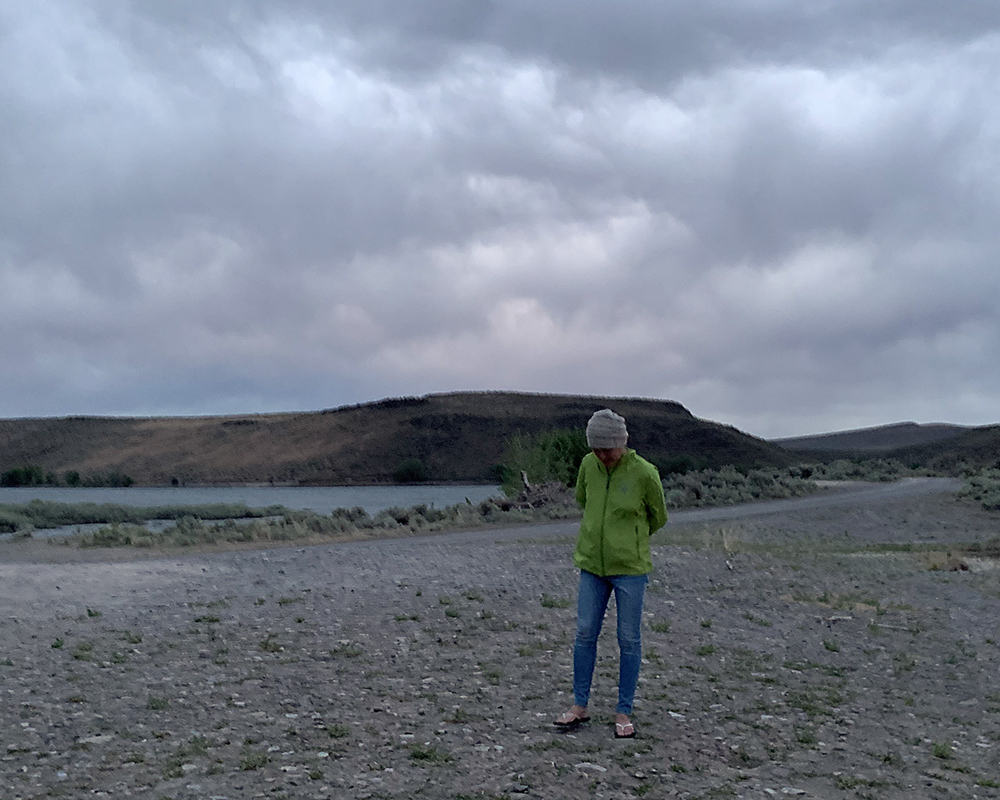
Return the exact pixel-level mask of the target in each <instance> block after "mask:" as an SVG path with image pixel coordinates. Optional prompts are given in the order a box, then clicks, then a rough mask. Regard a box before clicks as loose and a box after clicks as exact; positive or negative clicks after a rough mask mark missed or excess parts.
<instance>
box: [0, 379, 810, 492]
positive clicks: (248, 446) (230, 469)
mask: <svg viewBox="0 0 1000 800" xmlns="http://www.w3.org/2000/svg"><path fill="white" fill-rule="evenodd" d="M605 407H608V408H612V409H614V410H615V411H617V412H619V413H621V414H623V415H624V416H625V417H626V419H627V420H628V422H629V430H630V434H631V439H630V442H629V443H630V445H631V446H633V447H635V448H636V449H637V450H639V452H640V453H642V454H643V455H646V456H647V457H649V458H650V459H652V460H659V461H661V462H664V461H667V460H669V459H673V458H678V457H687V458H689V459H690V460H691V461H692V462H693V463H695V464H699V465H705V466H712V467H718V466H722V465H724V464H733V465H735V466H743V467H752V466H758V465H785V464H789V463H792V462H793V461H795V459H796V456H794V455H792V454H790V453H788V452H786V451H784V450H782V449H781V448H779V447H776V446H775V445H772V444H769V443H767V442H765V441H763V440H762V439H757V438H755V437H752V436H748V435H747V434H744V433H741V432H740V431H738V430H736V429H735V428H732V427H729V426H725V425H720V424H718V423H715V422H709V421H706V420H700V419H697V418H695V417H694V416H692V415H691V413H690V412H689V411H687V409H685V408H684V407H683V406H681V405H680V404H678V403H674V402H669V401H664V400H642V399H634V398H631V399H630V398H600V397H577V396H565V395H542V394H518V393H512V392H468V393H455V394H439V395H428V396H426V397H416V398H403V399H392V400H382V401H380V402H376V403H367V404H363V405H357V406H347V407H343V408H337V409H332V410H329V411H319V412H309V413H291V414H260V415H246V416H233V417H160V418H149V419H137V418H95V417H69V418H61V419H18V420H0V470H6V469H10V468H11V467H14V466H18V465H23V464H37V465H38V466H40V467H41V468H42V469H43V470H45V471H52V472H55V473H57V474H61V473H63V472H65V471H66V470H77V471H79V472H80V473H82V474H84V475H91V474H95V473H108V472H112V471H121V472H124V473H126V474H128V475H130V476H131V477H133V478H134V479H135V480H136V482H137V483H139V484H142V485H167V484H170V483H171V481H172V480H174V479H176V480H177V481H179V482H181V483H186V484H191V483H204V484H224V483H266V482H275V483H292V484H303V485H337V484H350V483H362V484H363V483H378V482H385V481H388V480H391V476H392V474H393V472H394V471H395V470H396V468H397V467H398V466H399V464H400V462H402V461H403V460H404V459H407V458H419V459H420V460H421V461H422V462H423V465H424V467H425V469H426V471H427V474H428V477H429V478H430V479H431V480H435V481H469V482H480V481H483V482H486V481H491V480H493V479H494V475H495V465H496V464H497V463H498V462H499V461H500V460H501V459H502V456H503V452H504V448H505V446H506V443H507V441H508V440H509V439H510V437H512V436H514V435H515V434H536V433H540V432H543V431H547V430H552V429H560V428H583V427H584V426H585V425H586V422H587V419H588V418H589V417H590V415H591V414H592V413H593V412H594V411H596V410H597V409H600V408H605Z"/></svg>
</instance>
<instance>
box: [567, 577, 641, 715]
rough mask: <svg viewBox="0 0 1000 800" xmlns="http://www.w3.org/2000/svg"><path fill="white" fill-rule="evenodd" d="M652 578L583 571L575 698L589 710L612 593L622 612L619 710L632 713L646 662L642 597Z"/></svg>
mask: <svg viewBox="0 0 1000 800" xmlns="http://www.w3.org/2000/svg"><path fill="white" fill-rule="evenodd" d="M648 580H649V576H648V575H609V576H607V577H604V578H602V577H600V576H598V575H595V574H594V573H592V572H587V571H586V570H580V594H579V595H578V597H577V604H576V644H575V645H574V646H573V699H574V702H575V703H576V704H577V705H578V706H583V707H586V706H587V703H588V701H589V700H590V684H591V681H592V680H593V677H594V664H595V663H596V661H597V637H598V635H599V634H600V633H601V625H602V624H603V622H604V613H605V612H606V611H607V609H608V601H609V600H610V599H611V592H612V591H614V593H615V608H616V609H617V611H618V651H619V661H618V708H617V713H619V714H631V713H632V700H633V698H634V697H635V686H636V684H637V683H638V682H639V665H640V664H641V663H642V634H641V623H642V598H643V596H644V595H645V593H646V583H647V581H648Z"/></svg>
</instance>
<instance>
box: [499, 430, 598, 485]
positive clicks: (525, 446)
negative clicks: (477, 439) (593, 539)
mask: <svg viewBox="0 0 1000 800" xmlns="http://www.w3.org/2000/svg"><path fill="white" fill-rule="evenodd" d="M589 452H590V448H589V447H588V446H587V437H586V435H585V434H584V432H583V431H576V430H558V431H548V432H546V433H542V434H539V435H538V436H534V437H531V436H515V437H513V438H512V439H511V440H510V441H509V442H508V443H507V450H506V453H505V454H504V461H503V464H502V465H501V468H502V475H503V477H504V484H503V489H504V491H505V492H506V493H507V494H514V493H516V492H517V491H519V490H520V489H522V488H523V487H522V485H521V483H522V481H521V473H522V472H523V473H524V474H525V475H527V476H528V480H529V481H531V482H533V483H547V482H552V481H559V482H560V483H564V484H565V485H566V486H572V485H573V484H574V483H576V474H577V472H578V471H579V470H580V462H581V461H583V457H584V456H585V455H587V453H589Z"/></svg>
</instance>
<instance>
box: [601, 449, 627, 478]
mask: <svg viewBox="0 0 1000 800" xmlns="http://www.w3.org/2000/svg"><path fill="white" fill-rule="evenodd" d="M593 451H594V455H595V456H597V460H598V461H600V462H601V463H602V464H603V465H604V468H605V469H606V470H607V471H608V472H610V471H611V470H612V469H613V468H614V466H615V464H617V463H618V462H619V461H621V457H622V456H623V455H625V448H624V447H610V448H609V447H595V448H593Z"/></svg>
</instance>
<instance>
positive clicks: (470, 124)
mask: <svg viewBox="0 0 1000 800" xmlns="http://www.w3.org/2000/svg"><path fill="white" fill-rule="evenodd" d="M998 97H1000V3H997V2H996V0H952V2H948V3H941V2H940V0H838V2H830V1H828V0H809V2H802V0H728V1H727V2H721V0H690V2H664V0H617V2H614V3H610V2H607V0H599V1H597V0H545V1H544V2H540V1H539V0H505V1H504V2H500V1H496V2H494V1H493V0H338V1H337V2H328V1H326V0H313V1H312V2H308V1H307V0H258V1H257V2H254V1H253V0H239V2H237V0H233V1H232V2H224V1H222V0H218V1H216V0H171V2H169V3H165V2H152V1H150V2H138V1H137V0H136V1H135V2H128V0H65V1H64V2H61V1H60V0H32V2H30V3H29V2H23V0H0V109H2V111H0V336H2V345H0V417H15V416H49V415H60V416H61V415H70V414H113V415H119V414H127V415H150V414H152V415H159V414H210V413H211V414H214V413H243V412H257V411H291V410H313V409H321V408H330V407H334V406H338V405H342V404H346V403H355V402H364V401H368V400H377V399H380V398H383V397H388V396H401V395H417V394H424V393H427V392H445V391H456V390H471V389H511V390H526V391H539V392H556V393H572V394H598V395H607V394H611V395H629V396H642V397H656V398H665V399H671V400H676V401H678V402H680V403H683V404H684V405H685V406H686V407H687V408H688V409H690V410H691V412H692V413H694V414H695V415H696V416H699V417H704V418H708V419H714V420H718V421H720V422H725V423H728V424H732V425H735V426H736V427H738V428H741V429H742V430H746V431H748V432H750V433H754V434H756V435H759V436H765V437H775V436H790V435H796V434H808V433H819V432H823V431H831V430H840V429H846V428H855V427H863V426H868V425H878V424H883V423H889V422H896V421H902V420H915V421H918V422H933V421H943V422H955V423H963V424H989V423H996V422H1000V224H998V220H1000V103H998V101H997V98H998Z"/></svg>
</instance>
